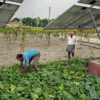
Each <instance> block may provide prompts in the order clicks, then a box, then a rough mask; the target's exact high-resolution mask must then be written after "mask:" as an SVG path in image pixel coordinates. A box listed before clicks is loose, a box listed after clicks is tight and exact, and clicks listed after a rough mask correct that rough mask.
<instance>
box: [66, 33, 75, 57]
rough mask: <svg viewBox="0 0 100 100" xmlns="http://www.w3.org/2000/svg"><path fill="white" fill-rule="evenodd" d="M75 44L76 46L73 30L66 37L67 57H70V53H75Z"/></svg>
mask: <svg viewBox="0 0 100 100" xmlns="http://www.w3.org/2000/svg"><path fill="white" fill-rule="evenodd" d="M75 46H76V37H75V36H74V35H73V32H70V33H69V37H68V39H67V52H68V58H69V59H70V58H71V57H70V55H71V54H72V57H74V55H75Z"/></svg>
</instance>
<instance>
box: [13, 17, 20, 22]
mask: <svg viewBox="0 0 100 100" xmlns="http://www.w3.org/2000/svg"><path fill="white" fill-rule="evenodd" d="M11 22H20V19H19V18H14V19H12V21H11Z"/></svg>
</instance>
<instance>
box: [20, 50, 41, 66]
mask: <svg viewBox="0 0 100 100" xmlns="http://www.w3.org/2000/svg"><path fill="white" fill-rule="evenodd" d="M38 54H39V51H38V50H35V49H31V50H28V51H26V52H23V53H22V55H23V60H22V61H21V63H23V61H24V60H25V61H26V66H27V67H29V65H30V64H29V62H30V58H31V57H35V56H37V55H38Z"/></svg>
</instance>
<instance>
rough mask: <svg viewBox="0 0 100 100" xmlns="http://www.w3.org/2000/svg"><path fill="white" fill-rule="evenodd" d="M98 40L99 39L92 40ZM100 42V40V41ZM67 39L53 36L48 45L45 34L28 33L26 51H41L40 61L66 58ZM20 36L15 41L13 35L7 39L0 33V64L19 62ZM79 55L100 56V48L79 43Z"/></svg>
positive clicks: (77, 54) (77, 51)
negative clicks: (41, 37)
mask: <svg viewBox="0 0 100 100" xmlns="http://www.w3.org/2000/svg"><path fill="white" fill-rule="evenodd" d="M91 41H92V42H93V41H95V42H96V41H98V40H91ZM98 43H100V41H98ZM66 45H67V42H66V39H65V40H62V39H60V38H59V37H52V38H51V44H50V46H49V47H48V45H47V40H46V38H45V36H44V37H43V39H42V40H41V39H40V38H37V37H34V36H31V35H28V36H27V38H26V42H25V51H26V50H28V49H32V48H34V49H38V50H40V52H41V58H40V62H49V61H54V60H66V59H67V53H66ZM19 46H20V37H18V38H17V40H16V41H15V40H14V39H13V37H11V38H10V40H9V41H7V40H6V39H5V38H4V36H3V35H2V34H0V66H11V65H12V64H13V63H19V62H18V61H17V60H16V54H17V53H19V51H20V48H19ZM75 56H77V57H90V56H93V57H97V56H100V50H97V49H92V52H91V50H90V49H89V47H86V46H82V45H79V43H77V49H76V54H75Z"/></svg>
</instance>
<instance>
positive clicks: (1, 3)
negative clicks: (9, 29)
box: [0, 0, 6, 9]
mask: <svg viewBox="0 0 100 100" xmlns="http://www.w3.org/2000/svg"><path fill="white" fill-rule="evenodd" d="M5 2H6V0H3V2H0V9H1V8H2V7H3V6H4V4H5Z"/></svg>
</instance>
